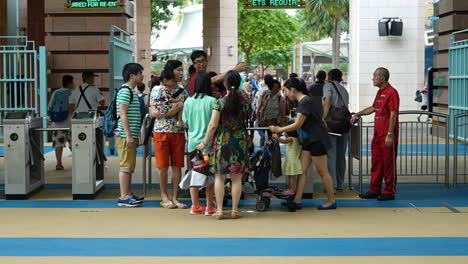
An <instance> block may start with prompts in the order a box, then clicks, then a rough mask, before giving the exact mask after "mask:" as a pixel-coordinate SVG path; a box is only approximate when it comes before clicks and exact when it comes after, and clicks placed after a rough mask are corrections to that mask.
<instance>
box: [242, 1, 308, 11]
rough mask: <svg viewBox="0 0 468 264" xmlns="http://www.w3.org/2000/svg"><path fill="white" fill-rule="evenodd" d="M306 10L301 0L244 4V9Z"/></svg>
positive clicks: (247, 2)
mask: <svg viewBox="0 0 468 264" xmlns="http://www.w3.org/2000/svg"><path fill="white" fill-rule="evenodd" d="M299 8H305V1H300V0H250V1H245V2H244V9H299Z"/></svg>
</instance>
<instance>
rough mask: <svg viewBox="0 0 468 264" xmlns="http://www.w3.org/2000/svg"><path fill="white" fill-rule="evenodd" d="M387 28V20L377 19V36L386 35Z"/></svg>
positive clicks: (387, 32)
mask: <svg viewBox="0 0 468 264" xmlns="http://www.w3.org/2000/svg"><path fill="white" fill-rule="evenodd" d="M388 34H389V28H388V21H387V20H385V21H379V36H388Z"/></svg>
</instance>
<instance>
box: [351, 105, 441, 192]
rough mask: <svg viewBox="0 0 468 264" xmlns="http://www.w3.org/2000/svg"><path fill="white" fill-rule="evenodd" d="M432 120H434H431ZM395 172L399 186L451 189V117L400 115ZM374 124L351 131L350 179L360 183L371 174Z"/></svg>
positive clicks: (362, 125)
mask: <svg viewBox="0 0 468 264" xmlns="http://www.w3.org/2000/svg"><path fill="white" fill-rule="evenodd" d="M430 117H432V118H430ZM399 120H400V121H399V137H398V150H397V162H396V166H397V167H396V171H397V175H398V177H399V178H398V180H399V181H400V182H418V183H422V182H436V183H444V184H445V186H446V187H449V182H450V174H449V173H450V138H449V127H450V126H449V125H450V121H449V116H448V115H446V114H441V113H434V112H426V111H401V112H400V113H399ZM373 135H374V122H363V121H362V120H361V119H360V120H358V123H357V125H355V126H354V127H353V128H352V129H351V138H350V142H349V152H348V155H349V156H348V177H349V185H350V187H351V184H352V177H353V176H357V177H358V179H359V189H360V191H362V182H363V177H364V176H370V175H371V173H370V171H371V143H372V138H373Z"/></svg>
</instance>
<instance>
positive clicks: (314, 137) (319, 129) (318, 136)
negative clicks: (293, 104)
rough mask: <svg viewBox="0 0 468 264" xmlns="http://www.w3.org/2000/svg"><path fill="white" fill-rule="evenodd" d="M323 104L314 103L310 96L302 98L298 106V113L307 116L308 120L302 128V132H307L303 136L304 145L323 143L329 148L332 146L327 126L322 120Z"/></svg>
mask: <svg viewBox="0 0 468 264" xmlns="http://www.w3.org/2000/svg"><path fill="white" fill-rule="evenodd" d="M321 112H322V104H320V103H318V102H317V101H316V100H315V101H314V100H313V99H312V98H310V97H309V96H306V97H304V98H302V100H301V101H299V105H298V106H297V113H301V114H303V115H305V116H306V120H305V122H304V124H303V125H302V127H301V130H302V131H304V132H305V134H306V135H303V136H302V137H303V140H304V145H306V144H308V143H311V142H316V141H322V143H323V144H324V146H325V147H326V148H328V147H329V146H330V144H329V139H328V132H327V131H326V129H325V125H324V123H323V120H322V115H321V114H320V113H321Z"/></svg>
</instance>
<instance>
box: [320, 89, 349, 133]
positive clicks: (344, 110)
mask: <svg viewBox="0 0 468 264" xmlns="http://www.w3.org/2000/svg"><path fill="white" fill-rule="evenodd" d="M330 83H331V84H332V85H333V88H335V91H336V93H337V94H338V97H339V98H340V100H341V103H342V104H343V106H342V107H335V106H333V105H331V106H330V110H329V111H328V115H327V116H326V117H325V122H327V126H328V128H329V129H330V131H331V132H333V133H337V134H344V133H348V132H349V130H350V129H351V124H350V123H349V120H351V117H352V114H351V112H349V110H348V107H347V106H346V104H345V101H344V100H343V97H341V94H340V92H339V91H338V88H337V87H336V85H335V83H333V82H330Z"/></svg>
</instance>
